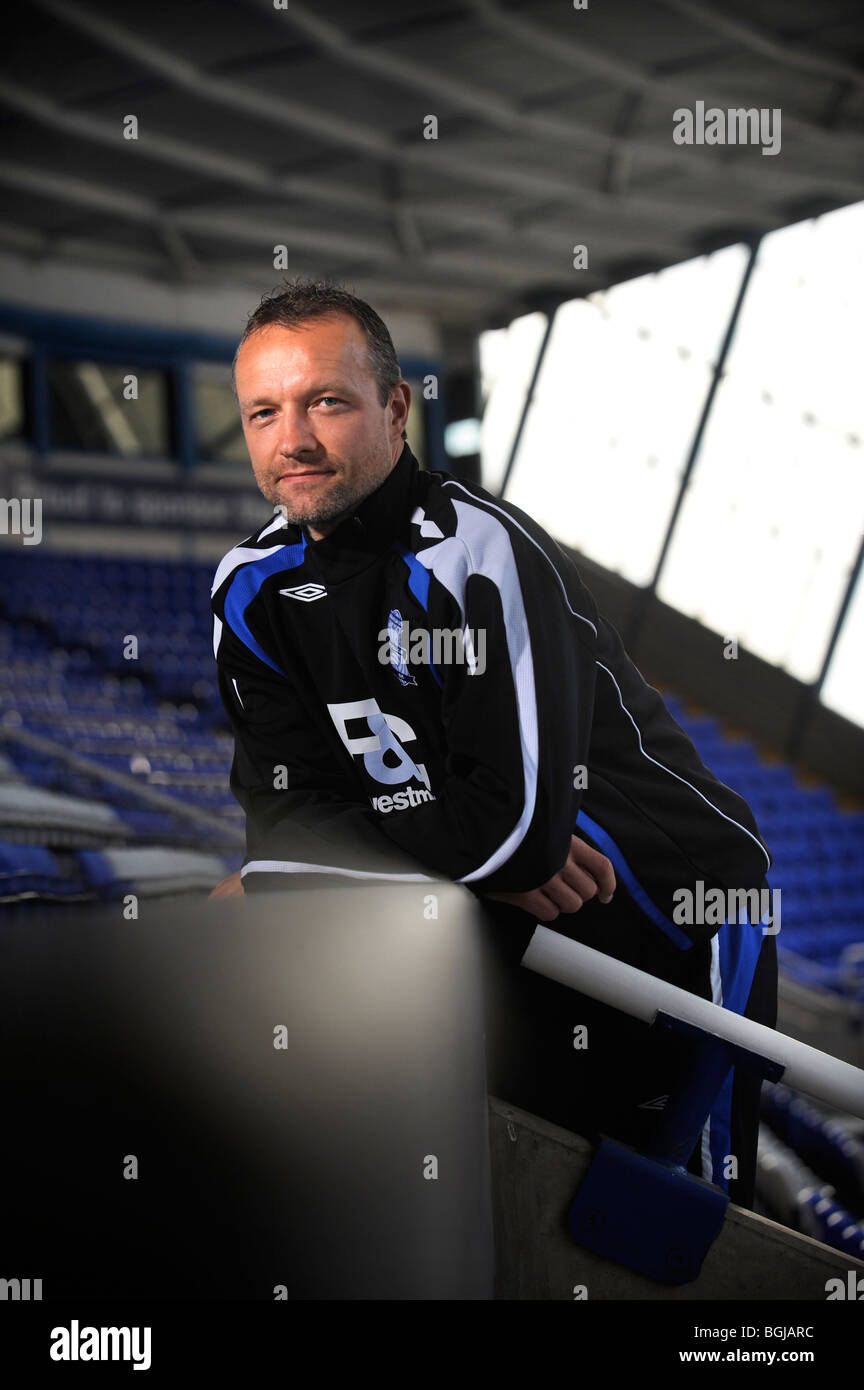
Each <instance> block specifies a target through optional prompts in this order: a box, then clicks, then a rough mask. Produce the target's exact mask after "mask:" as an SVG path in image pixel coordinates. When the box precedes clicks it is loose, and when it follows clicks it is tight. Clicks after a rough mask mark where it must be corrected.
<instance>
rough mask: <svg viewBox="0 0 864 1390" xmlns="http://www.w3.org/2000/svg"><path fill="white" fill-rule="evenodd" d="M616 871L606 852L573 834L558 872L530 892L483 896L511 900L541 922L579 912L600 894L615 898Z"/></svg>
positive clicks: (604, 900) (606, 898) (605, 899)
mask: <svg viewBox="0 0 864 1390" xmlns="http://www.w3.org/2000/svg"><path fill="white" fill-rule="evenodd" d="M614 892H615V870H614V869H613V868H612V865H611V863H610V861H609V860H608V859H607V858H606V856H605V854H601V853H600V851H599V850H596V849H592V848H591V846H590V845H586V843H585V841H584V840H580V839H579V838H578V836H576V835H571V836H570V853H569V854H568V856H567V860H566V862H565V863H564V864H563V865H562V867H561V868H560V869H559V870H558V872H557V874H555V875H553V877H552V878H550V880H549V882H548V883H543V884H541V885H540V887H539V888H532V889H531V890H530V892H527V893H481V895H480V896H481V897H483V898H495V899H496V900H497V901H498V902H502V903H511V904H512V905H513V906H514V907H521V908H523V909H524V911H525V912H530V913H531V915H532V917H536V918H538V920H539V921H541V922H554V920H555V918H556V917H557V916H558V914H559V912H578V911H579V909H580V907H581V906H582V904H583V903H585V902H587V901H588V899H589V898H593V897H595V895H597V894H599V896H600V901H601V903H608V902H611V901H612V894H613V893H614Z"/></svg>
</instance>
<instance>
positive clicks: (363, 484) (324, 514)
mask: <svg viewBox="0 0 864 1390" xmlns="http://www.w3.org/2000/svg"><path fill="white" fill-rule="evenodd" d="M310 466H311V465H310ZM390 470H391V463H390V460H389V458H388V459H386V460H385V461H383V462H382V463H381V464H380V465H379V466H378V467H377V468H376V469H375V470H374V474H373V476H372V477H369V476H364V477H363V478H362V479H361V480H360V481H358V482H355V483H353V484H352V483H349V482H347V481H346V480H345V479H344V478H338V479H337V480H336V482H335V483H332V484H331V486H330V488H329V490H328V494H327V497H326V498H322V499H321V500H320V501H319V502H317V503H316V502H312V501H310V502H308V503H307V504H306V506H303V505H302V503H301V504H300V505H296V504H295V505H294V506H292V505H291V503H290V502H286V501H285V500H284V498H283V497H281V496H280V495H279V484H278V483H275V482H274V483H268V484H267V485H266V486H263V487H261V492H262V493H263V494H264V496H265V497H266V499H267V501H268V502H270V503H271V504H272V505H273V508H274V510H276V511H279V512H280V513H281V515H282V516H283V518H284V520H285V521H286V522H288V523H289V524H290V525H292V526H311V527H313V528H314V529H315V530H318V529H319V528H320V527H321V526H322V525H328V524H329V525H330V528H331V529H333V524H334V523H336V524H338V523H339V522H340V521H343V520H345V519H346V518H347V517H348V516H350V514H351V512H352V511H354V510H355V508H356V507H359V505H360V503H361V502H362V501H363V500H364V499H365V498H366V497H368V496H369V495H370V493H373V492H375V491H376V489H377V488H379V487H380V486H381V484H382V483H383V481H384V479H385V478H386V477H387V476H388V474H389V473H390ZM290 486H291V484H289V487H290Z"/></svg>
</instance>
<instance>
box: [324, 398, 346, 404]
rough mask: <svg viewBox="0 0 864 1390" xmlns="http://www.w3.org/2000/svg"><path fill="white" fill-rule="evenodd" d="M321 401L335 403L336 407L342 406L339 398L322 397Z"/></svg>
mask: <svg viewBox="0 0 864 1390" xmlns="http://www.w3.org/2000/svg"><path fill="white" fill-rule="evenodd" d="M321 400H322V401H335V402H336V404H337V405H342V398H341V396H322V397H321Z"/></svg>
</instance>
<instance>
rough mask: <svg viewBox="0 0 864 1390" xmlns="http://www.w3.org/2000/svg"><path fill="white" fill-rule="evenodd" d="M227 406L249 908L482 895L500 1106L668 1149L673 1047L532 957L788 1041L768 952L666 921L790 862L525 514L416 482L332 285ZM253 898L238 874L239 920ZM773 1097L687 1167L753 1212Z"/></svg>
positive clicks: (305, 307) (722, 1126) (730, 1099)
mask: <svg viewBox="0 0 864 1390" xmlns="http://www.w3.org/2000/svg"><path fill="white" fill-rule="evenodd" d="M235 387H236V392H237V397H238V402H239V407H240V412H241V417H242V422H243V430H244V434H245V438H246V443H247V446H248V449H249V455H250V458H251V461H252V468H253V472H254V474H255V479H256V482H257V484H258V487H259V488H260V490H261V492H262V493H263V495H264V497H265V498H266V499H267V500H268V501H269V502H270V503H271V504H272V506H273V508H274V510H275V511H276V512H277V515H276V516H275V518H274V519H272V520H270V521H269V522H268V523H267V524H266V525H264V526H263V527H262V528H261V529H260V530H259V531H258V532H257V533H256V534H255V535H254V536H251V537H249V538H248V539H247V540H245V541H243V542H242V544H241V545H239V546H237V547H235V548H234V549H233V550H232V551H230V552H229V553H228V554H227V555H226V556H225V557H224V559H223V560H222V562H221V564H220V565H219V567H218V570H217V573H216V576H215V579H214V584H213V613H214V649H215V653H216V660H217V663H218V671H219V684H220V692H221V695H222V699H223V702H224V705H225V709H226V711H227V713H228V716H229V718H230V720H231V724H232V727H233V729H234V734H235V757H234V763H233V766H232V773H231V786H232V789H233V791H234V794H235V795H236V796H237V798H238V800H239V801H240V803H241V805H242V806H243V807H244V809H245V811H246V825H247V853H246V857H245V862H244V865H243V868H242V870H241V878H242V890H245V892H247V893H255V892H260V891H265V892H266V891H273V890H274V889H279V888H284V887H290V886H291V885H292V884H301V883H302V884H304V885H307V884H310V883H316V882H319V883H320V882H321V878H320V875H322V874H324V875H328V876H330V878H331V879H335V880H336V881H339V882H343V883H346V884H351V883H352V882H353V883H360V882H364V881H367V880H374V879H377V880H379V881H382V882H384V881H387V880H388V879H390V880H392V879H394V878H395V879H397V880H404V879H406V878H407V879H409V880H411V881H416V882H418V883H420V884H423V883H434V882H435V881H436V879H441V878H444V879H447V880H451V881H456V882H459V883H463V884H465V886H466V888H467V889H469V890H470V891H472V892H473V893H474V894H475V895H476V896H477V897H478V898H479V900H480V901H481V903H482V904H483V906H484V915H485V916H486V919H487V921H488V922H489V923H490V924H492V936H493V938H494V941H495V944H496V952H497V957H496V965H495V967H494V969H493V970H492V971H491V973H490V978H489V995H490V999H491V1000H493V1001H494V1005H495V1007H491V1008H490V1017H489V1019H488V1020H487V1048H488V1052H489V1082H490V1090H492V1091H493V1092H495V1093H497V1094H499V1095H502V1097H503V1098H504V1099H506V1100H510V1101H511V1102H512V1103H515V1104H520V1105H523V1106H524V1107H525V1108H527V1109H529V1110H531V1109H533V1110H535V1112H536V1113H539V1114H543V1115H545V1116H546V1117H547V1118H549V1119H551V1120H553V1121H555V1122H557V1123H560V1124H564V1125H567V1126H568V1127H570V1128H573V1129H577V1130H582V1132H593V1131H594V1130H595V1129H597V1130H599V1129H602V1130H603V1131H605V1132H607V1133H611V1134H613V1135H616V1136H617V1137H619V1138H621V1139H622V1140H624V1141H625V1142H630V1143H633V1144H636V1145H639V1146H642V1145H647V1144H648V1143H650V1139H651V1134H652V1132H653V1129H654V1127H655V1126H656V1124H657V1121H658V1113H660V1114H661V1116H662V1111H663V1109H664V1107H665V1104H666V1101H667V1099H668V1097H669V1095H671V1094H673V1093H674V1089H675V1086H676V1084H678V1083H679V1082H680V1075H681V1068H682V1067H683V1066H684V1064H685V1061H686V1054H685V1050H684V1049H683V1048H682V1047H681V1044H680V1043H673V1042H671V1041H670V1040H668V1039H666V1040H665V1041H664V1040H662V1039H659V1038H657V1037H655V1036H654V1035H653V1034H652V1035H650V1036H649V1034H648V1030H647V1029H646V1028H645V1026H644V1025H642V1024H638V1023H636V1022H634V1021H633V1020H629V1019H627V1018H626V1017H625V1016H623V1015H621V1014H619V1013H617V1012H613V1011H612V1010H609V1009H608V1008H604V1007H601V1006H599V1005H594V1004H593V1003H592V1001H590V1000H587V999H585V998H584V997H583V996H581V995H578V994H574V992H572V991H569V990H566V989H564V988H563V987H562V986H559V985H557V984H555V983H554V982H551V981H548V980H545V979H543V978H541V977H538V976H535V975H532V974H531V972H528V971H527V970H524V969H521V968H520V967H519V965H518V962H519V959H520V957H521V954H522V953H523V951H524V949H525V946H526V945H527V942H528V940H529V938H530V936H531V933H532V931H533V929H534V926H535V924H536V922H537V921H540V922H554V923H555V929H556V930H561V931H564V932H565V934H569V935H571V936H573V937H576V938H578V939H579V940H582V941H585V942H586V943H587V944H588V945H591V946H594V947H596V948H597V949H600V950H603V951H605V952H607V953H608V954H611V955H615V956H618V957H619V958H620V959H622V960H626V961H628V962H630V963H631V964H633V965H636V966H638V967H639V968H641V969H643V970H646V971H648V972H649V973H652V974H655V975H659V976H662V977H663V978H664V979H667V980H670V981H672V982H673V983H675V984H678V985H680V986H681V987H683V988H686V989H689V990H692V991H693V992H695V993H698V994H701V995H703V996H704V997H707V998H709V999H712V998H713V999H714V1000H715V1001H716V1002H722V1003H724V1004H726V1005H727V1006H728V1007H730V1008H733V1009H735V1010H736V1011H738V1012H741V1013H744V1012H748V1015H749V1016H751V1017H755V1018H758V1019H759V1020H760V1021H761V1022H766V1023H769V1024H771V1025H772V1026H773V1024H774V1022H775V1008H776V950H775V946H774V941H773V937H772V936H770V935H763V932H762V929H761V927H760V926H759V925H758V924H751V923H749V922H744V923H743V924H742V925H740V926H739V925H737V924H736V923H731V922H730V924H729V925H727V926H723V927H722V928H721V929H719V930H718V926H717V925H716V924H715V925H709V924H705V923H702V924H700V923H696V924H694V925H690V926H682V925H678V924H677V921H676V920H674V918H675V905H676V903H678V902H680V901H681V899H680V897H676V894H678V893H680V890H682V889H684V890H689V891H691V892H693V893H694V894H695V895H696V897H697V899H698V894H699V891H700V888H699V886H698V885H700V883H701V891H702V893H703V895H704V894H705V893H707V892H708V891H709V890H710V889H716V888H719V889H721V890H723V891H728V890H730V889H741V890H751V889H761V888H762V887H763V885H764V881H765V880H764V875H765V871H766V869H767V868H768V867H769V866H770V862H771V860H770V855H769V852H768V850H767V849H766V847H765V846H764V844H763V843H762V841H761V839H760V838H759V833H758V829H757V827H756V824H755V821H754V819H753V816H752V814H751V813H750V810H749V808H748V807H747V805H746V803H745V802H744V801H743V800H742V799H741V798H740V797H739V796H738V795H737V794H736V793H735V792H733V791H731V790H730V789H729V788H728V787H726V786H724V785H723V784H722V783H720V782H719V781H718V780H717V779H716V778H715V777H714V776H713V775H712V773H711V772H710V771H709V770H708V769H707V768H706V767H705V766H704V764H703V763H702V762H701V760H700V758H699V757H698V754H697V753H696V750H695V748H694V747H693V745H692V743H691V742H690V740H689V739H688V738H687V736H686V734H685V733H684V731H683V730H682V729H681V728H680V726H679V725H678V724H677V723H676V722H675V720H674V719H672V717H671V715H670V714H669V713H668V711H667V710H666V708H665V706H664V704H663V701H662V699H661V697H660V695H659V694H658V693H657V691H656V690H654V689H653V688H652V687H651V686H649V685H648V684H647V683H646V682H645V681H644V679H643V678H642V676H641V674H640V673H639V671H638V670H637V668H636V667H635V666H634V665H633V663H632V662H631V661H630V660H629V658H628V657H627V655H626V653H625V651H624V649H623V647H622V645H621V641H620V638H619V637H618V634H617V633H616V632H615V630H614V629H613V628H612V627H611V626H610V625H609V624H608V623H607V622H606V621H605V620H604V619H603V617H602V616H601V615H600V614H599V612H598V610H597V606H596V604H595V602H594V599H593V598H592V596H591V594H590V593H589V591H588V590H587V589H586V588H585V586H584V584H583V583H582V581H581V579H580V577H579V574H578V572H577V570H576V568H575V566H574V565H573V564H572V562H571V561H570V560H569V559H568V558H567V557H566V556H565V555H564V554H563V553H562V552H561V550H560V549H559V548H558V547H557V545H556V544H555V543H554V541H552V540H551V539H550V537H549V536H548V535H547V534H546V533H545V532H544V531H543V530H542V529H541V528H540V527H539V526H538V525H537V524H536V523H535V522H534V521H533V520H532V519H531V518H530V517H529V516H527V515H526V514H525V513H524V512H522V511H520V510H519V508H517V507H514V506H512V505H510V504H508V503H503V502H501V501H500V500H498V499H497V498H495V497H493V496H492V495H491V494H489V493H487V492H485V491H484V490H483V489H482V488H480V487H477V486H474V485H472V484H469V483H466V482H464V481H463V480H461V479H459V478H456V477H453V476H451V475H449V474H446V473H442V472H426V471H423V470H421V469H420V468H419V466H418V464H417V461H416V459H415V458H414V455H413V454H412V452H411V450H410V448H409V447H408V445H407V442H406V434H405V423H406V420H407V418H408V412H409V409H410V401H411V393H410V388H409V386H408V384H407V383H406V382H405V381H404V380H402V378H401V372H400V369H399V364H398V361H397V359H396V354H395V350H394V348H393V344H392V341H391V339H390V335H389V333H388V331H387V329H386V327H385V325H384V324H383V323H382V321H381V319H380V318H379V317H378V315H377V314H376V313H375V312H374V310H373V309H371V308H370V306H369V305H367V304H365V303H364V302H363V301H361V300H359V299H357V298H356V297H354V296H353V295H350V294H349V293H348V292H347V291H345V290H341V289H338V288H335V287H330V286H327V285H325V284H319V283H315V282H303V281H300V282H295V283H293V284H292V283H289V284H288V285H287V286H286V287H285V288H284V289H282V290H281V291H279V292H274V293H273V294H271V295H269V296H265V298H264V300H263V301H262V303H261V305H260V306H259V308H258V309H257V310H256V311H255V313H254V314H252V316H251V317H250V319H249V322H248V324H247V327H246V330H245V332H244V335H243V338H242V340H241V343H240V346H239V348H238V351H237V354H236V357H235ZM242 890H241V891H242ZM236 891H238V883H237V879H236V877H234V878H232V880H228V881H226V883H225V884H224V885H220V889H219V890H217V895H221V894H225V893H232V892H236ZM580 1026H581V1027H582V1028H584V1029H587V1034H585V1033H583V1034H581V1035H580V1036H581V1037H582V1038H583V1039H584V1038H585V1037H586V1036H587V1040H588V1046H587V1048H586V1047H575V1046H574V1030H575V1029H576V1028H577V1027H580ZM758 1093H759V1083H758V1081H756V1080H754V1078H752V1077H748V1076H746V1075H743V1074H742V1075H739V1074H738V1070H737V1069H736V1071H735V1073H734V1077H733V1076H730V1077H729V1078H727V1082H726V1084H725V1086H724V1088H723V1090H722V1091H721V1093H720V1096H719V1097H718V1098H717V1101H716V1104H715V1106H714V1108H713V1109H712V1112H711V1115H710V1117H709V1121H708V1123H707V1124H706V1126H705V1132H704V1133H703V1136H702V1141H701V1143H700V1144H699V1145H697V1146H696V1148H695V1149H694V1152H693V1155H692V1156H691V1161H690V1167H691V1169H692V1171H694V1172H698V1173H701V1174H702V1175H703V1176H705V1177H706V1178H708V1179H709V1180H711V1181H714V1182H715V1183H717V1184H718V1185H719V1186H722V1187H723V1188H724V1189H726V1190H728V1191H729V1193H730V1195H731V1197H732V1198H733V1200H736V1201H739V1202H743V1203H744V1204H747V1205H749V1204H750V1202H751V1200H752V1190H753V1176H754V1171H755V1147H756V1131H757V1128H758ZM706 1109H707V1104H706ZM730 1159H731V1160H733V1162H731V1163H730Z"/></svg>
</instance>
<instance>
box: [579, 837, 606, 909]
mask: <svg viewBox="0 0 864 1390" xmlns="http://www.w3.org/2000/svg"><path fill="white" fill-rule="evenodd" d="M567 862H568V864H571V865H574V866H575V867H576V868H580V867H581V868H583V869H585V870H586V871H587V872H588V873H589V874H590V875H591V877H592V878H593V879H594V881H595V883H596V884H597V888H598V890H599V893H600V901H601V903H608V901H609V899H610V898H611V897H612V894H613V893H614V892H615V886H616V885H615V870H614V869H613V868H612V863H611V861H610V860H609V859H607V858H606V855H605V854H601V853H600V851H599V850H598V849H592V848H591V846H590V845H586V843H585V841H584V840H580V839H579V837H578V835H571V836H570V855H569V858H568V860H567Z"/></svg>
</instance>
